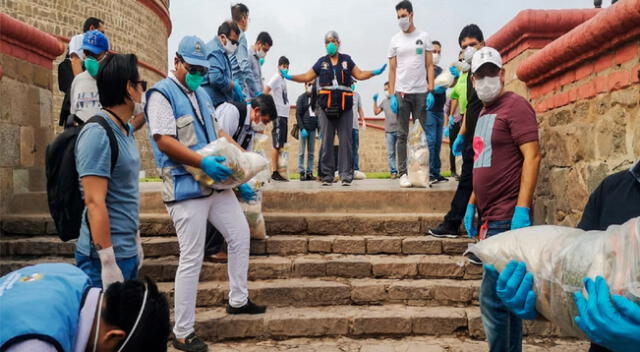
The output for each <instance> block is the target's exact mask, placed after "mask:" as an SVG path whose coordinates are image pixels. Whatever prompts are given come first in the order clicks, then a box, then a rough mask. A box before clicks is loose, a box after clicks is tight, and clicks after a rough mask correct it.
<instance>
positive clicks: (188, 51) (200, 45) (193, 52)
mask: <svg viewBox="0 0 640 352" xmlns="http://www.w3.org/2000/svg"><path fill="white" fill-rule="evenodd" d="M178 54H180V56H182V59H183V60H184V61H185V62H186V63H188V64H189V65H194V66H202V67H209V61H208V60H207V50H206V47H205V45H204V42H203V41H202V39H200V38H198V37H196V36H195V35H194V36H186V37H184V38H182V40H181V41H180V45H178Z"/></svg>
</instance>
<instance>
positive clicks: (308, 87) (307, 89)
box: [304, 86, 313, 94]
mask: <svg viewBox="0 0 640 352" xmlns="http://www.w3.org/2000/svg"><path fill="white" fill-rule="evenodd" d="M304 90H305V92H307V94H311V92H312V91H313V87H312V86H306V87H305V88H304Z"/></svg>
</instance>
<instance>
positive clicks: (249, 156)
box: [185, 138, 267, 189]
mask: <svg viewBox="0 0 640 352" xmlns="http://www.w3.org/2000/svg"><path fill="white" fill-rule="evenodd" d="M197 153H198V154H200V155H203V156H223V157H225V159H226V160H225V161H224V162H223V163H222V164H224V165H225V166H226V167H228V168H230V169H231V172H232V173H231V176H230V177H229V178H228V179H226V180H224V181H221V182H216V181H215V180H214V179H212V178H211V177H209V176H208V175H207V174H206V173H205V172H204V171H202V169H200V168H197V167H192V166H187V165H185V169H186V170H187V171H188V172H189V173H190V174H191V175H193V178H194V179H195V180H196V181H198V182H200V183H201V184H203V185H205V186H207V187H211V188H215V189H230V188H233V187H237V186H239V185H241V184H243V183H245V182H247V181H249V180H250V179H252V178H253V177H254V176H256V175H257V174H258V173H259V172H260V171H262V170H265V169H266V168H267V160H266V159H265V158H264V157H262V156H260V155H259V154H257V153H252V152H243V151H242V150H240V149H238V147H236V146H235V145H233V144H231V143H229V141H227V140H226V139H225V138H218V139H217V140H215V141H213V142H211V143H209V144H207V145H206V146H205V147H204V148H202V149H200V150H198V151H197Z"/></svg>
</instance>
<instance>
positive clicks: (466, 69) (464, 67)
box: [460, 61, 471, 72]
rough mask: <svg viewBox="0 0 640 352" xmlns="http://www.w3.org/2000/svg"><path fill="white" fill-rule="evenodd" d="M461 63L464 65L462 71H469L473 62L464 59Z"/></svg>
mask: <svg viewBox="0 0 640 352" xmlns="http://www.w3.org/2000/svg"><path fill="white" fill-rule="evenodd" d="M460 65H461V66H462V72H469V70H470V69H471V64H470V63H468V62H466V61H462V63H461V64H460Z"/></svg>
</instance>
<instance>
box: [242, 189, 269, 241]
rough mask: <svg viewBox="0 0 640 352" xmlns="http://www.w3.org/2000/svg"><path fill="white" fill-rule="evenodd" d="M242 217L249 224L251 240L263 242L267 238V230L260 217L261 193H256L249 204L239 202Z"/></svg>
mask: <svg viewBox="0 0 640 352" xmlns="http://www.w3.org/2000/svg"><path fill="white" fill-rule="evenodd" d="M240 206H241V207H242V211H243V212H244V216H245V217H246V218H247V223H249V231H250V232H251V238H252V239H255V240H264V239H266V238H267V229H266V226H265V223H264V216H263V215H262V192H260V191H258V192H256V199H255V200H253V201H251V202H248V203H247V202H244V201H241V202H240Z"/></svg>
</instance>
